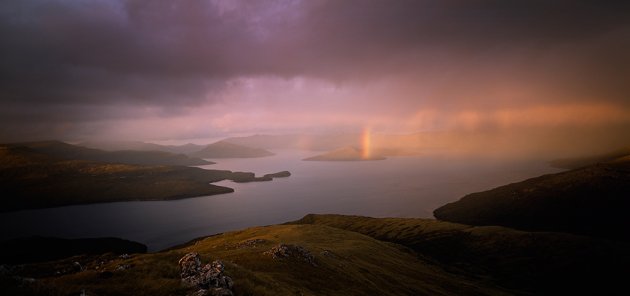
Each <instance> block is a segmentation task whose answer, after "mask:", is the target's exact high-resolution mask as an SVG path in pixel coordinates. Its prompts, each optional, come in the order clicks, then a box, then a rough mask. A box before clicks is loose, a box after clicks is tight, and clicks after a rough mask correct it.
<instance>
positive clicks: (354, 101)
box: [0, 0, 630, 141]
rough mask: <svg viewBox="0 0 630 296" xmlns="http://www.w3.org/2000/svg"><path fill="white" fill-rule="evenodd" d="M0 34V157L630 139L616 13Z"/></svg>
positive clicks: (12, 14)
mask: <svg viewBox="0 0 630 296" xmlns="http://www.w3.org/2000/svg"><path fill="white" fill-rule="evenodd" d="M0 34H1V35H2V39H3V46H1V47H0V124H2V127H0V138H1V139H2V140H3V141H16V140H35V139H41V138H61V139H69V140H77V139H84V138H89V137H97V136H107V137H111V138H143V139H169V138H186V137H191V138H192V137H219V136H224V135H230V134H234V133H238V134H247V133H256V132H270V133H282V132H300V131H307V132H325V131H330V130H336V131H338V130H349V131H356V130H358V129H360V128H361V127H363V126H366V125H370V126H373V129H374V130H376V131H379V130H380V131H383V132H392V131H396V132H414V131H443V130H473V131H474V130H487V129H509V128H513V127H522V126H527V127H533V128H541V129H545V128H558V127H561V128H568V127H572V128H578V129H579V128H581V127H584V126H588V127H589V128H592V127H594V126H595V127H601V128H602V130H605V129H606V128H607V127H609V126H613V125H614V126H616V127H618V126H626V125H628V126H630V118H629V117H628V114H629V113H630V98H629V97H628V94H630V83H628V81H627V77H630V55H629V54H628V52H630V4H628V3H627V2H624V1H606V2H602V1H553V2H550V1H498V0H495V1H490V0H474V1H469V0H468V1H354V0H344V1H324V0H321V1H194V2H189V1H120V0H118V1H116V0H111V1H105V0H100V1H62V0H58V1H54V0H53V1H35V0H22V1H17V0H16V1H2V2H1V3H0ZM156 125H159V126H160V128H159V129H158V128H156Z"/></svg>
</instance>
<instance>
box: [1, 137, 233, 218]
mask: <svg viewBox="0 0 630 296" xmlns="http://www.w3.org/2000/svg"><path fill="white" fill-rule="evenodd" d="M231 174H232V172H230V171H221V170H204V169H200V168H193V167H182V166H146V165H129V164H113V163H101V162H91V161H82V160H63V159H57V158H54V157H49V156H46V155H43V154H39V153H37V152H34V151H32V150H30V149H28V148H23V147H11V146H2V147H0V196H2V198H1V199H0V211H13V210H20V209H29V208H44V207H55V206H63V205H71V204H89V203H98V202H114V201H128V200H167V199H178V198H186V197H195V196H206V195H213V194H220V193H228V192H233V191H234V190H233V189H231V188H227V187H222V186H216V185H212V184H210V183H211V182H216V181H220V180H224V179H227V178H228V177H230V176H231Z"/></svg>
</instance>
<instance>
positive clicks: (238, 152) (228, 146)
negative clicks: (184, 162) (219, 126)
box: [190, 141, 274, 158]
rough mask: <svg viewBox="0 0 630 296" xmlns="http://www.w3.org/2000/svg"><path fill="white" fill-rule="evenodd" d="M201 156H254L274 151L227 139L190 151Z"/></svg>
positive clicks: (193, 154)
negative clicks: (239, 143) (231, 141)
mask: <svg viewBox="0 0 630 296" xmlns="http://www.w3.org/2000/svg"><path fill="white" fill-rule="evenodd" d="M190 155H191V156H194V157H199V158H253V157H265V156H272V155H274V154H273V153H272V152H270V151H267V150H265V149H261V148H250V147H247V146H243V145H238V144H233V143H230V142H227V141H219V142H216V143H212V144H210V145H208V146H206V147H205V148H203V149H201V150H200V151H197V152H193V153H190Z"/></svg>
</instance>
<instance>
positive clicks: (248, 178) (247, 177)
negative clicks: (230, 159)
mask: <svg viewBox="0 0 630 296" xmlns="http://www.w3.org/2000/svg"><path fill="white" fill-rule="evenodd" d="M289 176H291V173H290V172H289V171H282V172H277V173H273V174H266V175H264V176H262V177H256V175H255V174H254V173H250V172H232V174H231V175H230V176H229V177H228V178H227V179H228V180H232V181H234V182H236V183H247V182H260V181H271V180H273V179H274V178H286V177H289Z"/></svg>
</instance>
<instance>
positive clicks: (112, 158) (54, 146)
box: [9, 141, 212, 166]
mask: <svg viewBox="0 0 630 296" xmlns="http://www.w3.org/2000/svg"><path fill="white" fill-rule="evenodd" d="M9 145H10V146H11V145H12V146H21V147H27V148H30V149H32V150H33V151H35V152H39V153H41V154H45V155H49V156H52V157H57V158H64V159H72V160H89V161H101V162H111V163H124V164H141V165H184V166H192V165H205V164H212V162H208V161H206V160H203V159H199V158H191V157H188V156H186V155H184V154H174V153H170V152H164V151H134V150H120V151H103V150H98V149H92V148H86V147H81V146H76V145H71V144H68V143H64V142H61V141H43V142H31V143H19V144H9Z"/></svg>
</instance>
